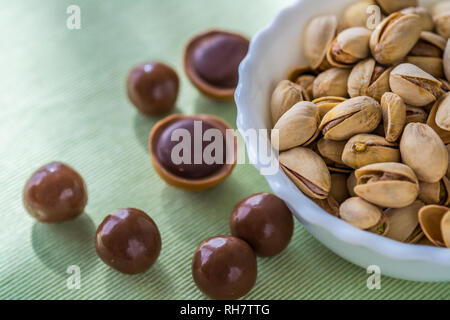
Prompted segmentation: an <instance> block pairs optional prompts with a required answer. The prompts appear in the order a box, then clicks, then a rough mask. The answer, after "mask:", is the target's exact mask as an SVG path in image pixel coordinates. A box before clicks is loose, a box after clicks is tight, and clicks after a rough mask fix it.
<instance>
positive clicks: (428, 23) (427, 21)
mask: <svg viewBox="0 0 450 320" xmlns="http://www.w3.org/2000/svg"><path fill="white" fill-rule="evenodd" d="M401 13H403V14H410V13H412V14H417V15H418V16H419V18H420V25H421V27H422V30H423V31H433V29H434V22H433V18H432V17H431V13H430V12H429V11H428V9H426V8H424V7H409V8H405V9H403V10H401Z"/></svg>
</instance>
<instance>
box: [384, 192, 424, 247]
mask: <svg viewBox="0 0 450 320" xmlns="http://www.w3.org/2000/svg"><path fill="white" fill-rule="evenodd" d="M423 206H424V203H423V202H422V201H420V200H416V201H414V202H413V203H412V204H410V205H409V206H407V207H403V208H396V209H394V208H389V209H386V211H385V212H384V213H385V214H386V217H387V219H388V221H389V231H388V232H387V234H386V237H388V238H390V239H393V240H397V241H400V242H406V243H415V242H417V241H419V240H420V239H421V238H422V237H423V231H422V229H421V228H420V225H419V218H418V213H419V210H420V209H421V208H422V207H423Z"/></svg>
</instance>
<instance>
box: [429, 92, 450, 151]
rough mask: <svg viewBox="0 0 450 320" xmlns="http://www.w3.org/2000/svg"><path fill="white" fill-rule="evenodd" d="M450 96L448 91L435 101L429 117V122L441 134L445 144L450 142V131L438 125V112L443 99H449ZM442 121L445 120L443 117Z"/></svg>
mask: <svg viewBox="0 0 450 320" xmlns="http://www.w3.org/2000/svg"><path fill="white" fill-rule="evenodd" d="M448 96H449V93H448V92H447V93H446V94H445V95H443V96H441V97H440V98H439V100H438V101H436V102H435V103H434V105H433V107H432V109H431V111H430V114H429V115H428V119H427V124H428V125H429V126H430V127H431V128H432V129H433V130H434V131H435V132H436V133H437V134H438V135H439V137H440V138H441V140H442V141H443V142H444V143H445V144H448V143H450V131H447V130H444V129H442V128H441V127H440V126H438V125H437V123H436V117H437V112H438V110H439V109H440V107H441V104H442V103H443V101H444V100H447V101H448ZM444 110H445V109H444ZM442 117H443V116H442ZM441 121H443V119H442V118H441ZM441 124H442V123H441Z"/></svg>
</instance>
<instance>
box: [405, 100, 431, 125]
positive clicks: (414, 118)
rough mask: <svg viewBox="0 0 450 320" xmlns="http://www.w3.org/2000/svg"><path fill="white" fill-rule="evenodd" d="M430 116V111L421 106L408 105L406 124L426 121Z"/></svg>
mask: <svg viewBox="0 0 450 320" xmlns="http://www.w3.org/2000/svg"><path fill="white" fill-rule="evenodd" d="M427 118H428V113H426V112H425V110H423V108H419V107H411V106H408V105H406V122H405V126H406V125H407V124H408V123H411V122H420V123H426V122H427Z"/></svg>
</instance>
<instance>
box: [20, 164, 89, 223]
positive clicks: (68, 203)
mask: <svg viewBox="0 0 450 320" xmlns="http://www.w3.org/2000/svg"><path fill="white" fill-rule="evenodd" d="M87 200H88V196H87V190H86V185H85V183H84V181H83V178H82V177H81V176H80V175H79V174H78V173H77V172H76V171H75V170H74V169H72V168H71V167H69V166H68V165H66V164H64V163H61V162H51V163H49V164H47V165H45V166H43V167H41V168H39V169H38V170H37V171H36V172H34V173H33V174H32V176H31V177H30V178H29V179H28V181H27V182H26V184H25V187H24V190H23V203H24V206H25V208H26V209H27V211H28V212H29V213H30V214H31V215H32V216H33V217H35V218H36V219H37V220H38V221H40V222H46V223H57V222H62V221H66V220H70V219H73V218H75V217H77V216H78V215H80V214H81V213H83V210H84V207H85V206H86V203H87Z"/></svg>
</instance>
